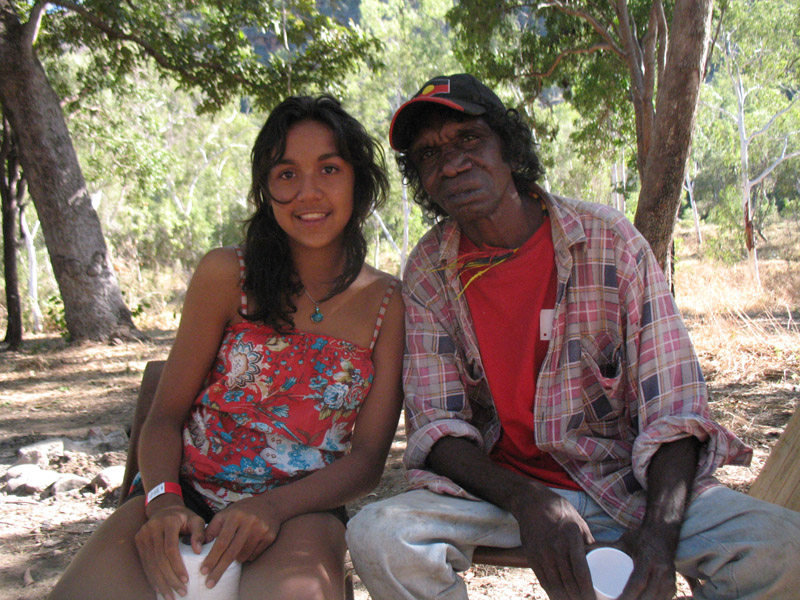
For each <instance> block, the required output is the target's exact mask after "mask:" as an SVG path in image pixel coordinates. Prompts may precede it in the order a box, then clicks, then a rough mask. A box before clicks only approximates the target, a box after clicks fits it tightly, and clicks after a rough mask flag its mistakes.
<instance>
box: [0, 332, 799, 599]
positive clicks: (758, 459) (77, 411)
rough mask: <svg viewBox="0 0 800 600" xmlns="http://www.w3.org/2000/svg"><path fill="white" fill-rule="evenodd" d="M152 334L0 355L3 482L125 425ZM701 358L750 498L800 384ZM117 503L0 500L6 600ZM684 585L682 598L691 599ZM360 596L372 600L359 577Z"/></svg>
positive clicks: (739, 485)
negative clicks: (24, 465)
mask: <svg viewBox="0 0 800 600" xmlns="http://www.w3.org/2000/svg"><path fill="white" fill-rule="evenodd" d="M146 333H147V335H148V336H149V340H148V341H145V342H127V343H121V344H119V345H103V344H84V345H77V346H76V345H68V344H66V343H65V342H63V341H62V340H61V339H60V338H58V337H54V336H43V337H37V338H29V340H28V341H27V342H26V344H25V347H24V349H23V350H22V351H20V352H4V353H0V477H2V476H3V475H4V474H5V471H6V470H7V468H8V466H9V465H11V464H12V463H13V462H14V461H15V460H16V451H17V449H18V448H20V447H21V446H24V445H26V444H30V443H32V442H35V441H38V440H42V439H45V438H48V437H60V436H67V437H71V438H73V439H76V440H80V439H85V438H86V435H87V431H88V429H89V428H90V427H93V428H101V429H103V430H107V431H111V430H114V429H119V428H120V427H124V426H126V425H127V424H128V423H129V422H130V419H131V416H132V412H133V404H134V401H135V398H136V392H137V389H138V385H139V380H140V378H141V373H142V370H143V368H144V365H145V363H146V362H147V361H148V360H152V359H161V358H165V357H166V355H167V352H168V349H169V346H170V344H171V341H172V335H173V332H172V331H157V330H156V331H153V330H151V331H147V332H146ZM700 354H701V360H703V361H704V365H703V366H704V369H705V370H706V372H707V373H710V378H709V379H710V380H709V385H710V389H711V406H712V410H713V412H714V414H715V417H716V418H717V419H718V420H719V421H721V422H723V423H725V424H726V425H727V426H728V427H730V428H731V429H733V430H734V431H736V433H737V434H738V435H739V436H740V437H742V438H743V439H744V440H745V441H746V442H747V443H749V444H751V445H752V446H753V447H754V449H755V456H754V460H753V465H752V466H751V467H750V468H726V469H724V470H723V471H722V472H721V473H719V475H720V478H721V479H722V480H723V481H724V482H725V483H727V484H728V485H730V486H732V487H734V488H736V489H739V490H742V491H747V489H748V487H749V486H750V484H751V483H752V481H753V480H754V479H755V477H756V476H757V474H758V472H759V470H760V469H761V467H762V466H763V463H764V461H765V460H766V457H767V455H768V453H769V450H770V448H771V447H772V446H773V445H774V443H775V441H776V440H777V439H778V437H779V436H780V434H781V432H782V430H783V427H784V426H785V424H786V422H787V421H788V420H789V418H790V416H791V415H792V413H793V411H794V410H795V408H796V405H797V401H798V396H800V386H797V385H794V384H790V383H786V380H785V377H784V378H779V377H766V378H763V379H759V380H754V381H748V382H744V383H742V382H730V381H728V380H727V379H725V378H722V379H715V377H714V364H713V360H714V356H713V354H709V355H706V356H704V355H703V353H702V352H701V353H700ZM404 447H405V436H404V432H403V428H402V424H401V426H400V428H399V429H398V432H397V436H396V438H395V443H394V444H393V446H392V450H391V454H390V456H389V460H388V463H387V466H386V469H385V472H384V477H383V480H382V481H381V484H380V486H379V487H378V488H377V489H376V490H375V491H374V492H373V493H371V494H369V495H368V496H367V497H366V498H364V499H363V500H362V501H361V502H359V503H357V504H356V505H354V506H353V507H351V508H353V509H358V507H359V506H360V505H363V504H364V503H367V502H371V501H374V500H376V499H378V498H382V497H387V496H390V495H393V494H396V493H398V492H400V491H402V490H403V489H404V486H405V480H404V475H403V469H402V464H401V458H402V452H403V449H404ZM124 461H125V454H124V452H113V453H107V454H105V455H101V456H98V457H93V458H92V459H89V460H83V461H79V462H80V464H77V463H76V462H75V461H74V460H73V461H70V463H69V464H62V465H60V466H59V468H61V469H63V470H65V471H69V472H72V473H77V474H85V475H87V476H91V475H93V474H95V473H96V472H98V471H99V470H100V469H101V468H102V467H104V466H107V465H111V464H124ZM115 505H116V494H115V493H95V492H93V491H89V490H85V489H84V490H81V491H74V492H70V493H67V494H64V495H61V496H58V497H42V498H39V497H36V496H19V495H13V494H9V493H7V492H6V491H2V492H0V600H12V599H13V600H35V599H41V598H45V597H46V595H47V593H48V592H49V590H50V589H51V587H52V585H53V584H54V583H55V581H56V579H57V578H58V576H59V574H60V573H61V572H62V571H63V569H64V568H65V567H66V565H67V564H68V563H69V561H70V559H71V557H72V556H73V555H74V554H75V552H76V551H77V550H78V548H80V546H81V544H82V543H83V542H84V541H85V540H86V539H87V537H88V536H89V535H90V534H91V532H92V531H93V530H94V529H95V528H96V526H97V524H98V523H99V522H100V521H101V520H103V519H104V518H105V517H106V516H108V515H109V514H110V512H111V511H112V510H113V507H114V506H115ZM465 578H466V580H467V582H468V586H469V590H470V598H471V599H473V600H501V599H502V600H506V599H509V598H533V599H536V600H544V599H545V598H546V596H545V595H544V593H543V591H542V590H541V588H540V587H538V586H537V585H536V584H535V578H534V577H533V576H532V574H531V573H530V572H529V571H528V570H523V569H497V568H494V567H485V566H474V567H473V568H472V569H470V570H469V571H468V572H467V573H466V574H465ZM679 583H680V582H679ZM680 585H681V588H680V591H679V595H680V593H688V592H687V591H686V590H687V588H686V587H685V585H683V584H682V583H680ZM356 597H357V598H359V599H360V600H366V599H367V598H368V597H369V596H368V595H367V593H366V591H365V590H364V588H363V586H362V585H361V583H360V581H359V580H358V578H357V577H356Z"/></svg>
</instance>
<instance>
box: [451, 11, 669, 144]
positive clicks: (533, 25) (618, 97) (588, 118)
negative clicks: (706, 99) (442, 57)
mask: <svg viewBox="0 0 800 600" xmlns="http://www.w3.org/2000/svg"><path fill="white" fill-rule="evenodd" d="M553 4H555V3H553ZM627 4H628V7H629V11H630V13H631V15H632V17H633V19H634V20H635V23H636V24H638V26H639V27H638V31H637V33H638V34H639V36H640V37H641V36H642V35H644V32H645V29H644V27H645V26H646V24H647V21H648V18H647V17H648V11H649V6H650V2H646V1H641V0H639V1H631V2H628V3H627ZM577 10H578V11H580V12H585V13H586V14H587V15H588V16H590V17H591V18H593V19H595V20H596V21H597V22H598V23H600V24H603V23H614V22H615V21H616V16H615V13H614V10H613V8H612V7H611V6H610V3H608V4H591V3H590V4H588V5H587V4H584V3H581V6H580V7H578V8H577ZM667 10H671V3H667ZM568 13H569V11H567V10H565V11H563V12H562V11H561V10H559V9H558V8H555V7H553V6H552V5H548V4H541V3H537V2H528V1H524V2H522V3H520V2H512V1H510V0H464V1H462V2H459V3H458V4H457V5H456V6H455V7H454V8H453V9H452V10H451V11H450V12H449V13H448V20H449V21H450V23H451V24H452V25H453V27H454V30H455V36H456V44H455V53H456V56H457V57H458V58H459V59H460V60H461V61H462V62H463V63H464V64H465V65H466V66H467V68H468V69H469V70H470V71H471V72H473V73H475V74H476V75H478V76H479V77H481V78H482V79H483V80H485V81H487V82H489V83H493V84H499V83H501V82H502V83H505V84H507V85H509V86H510V87H511V88H512V89H515V90H517V94H518V97H519V98H521V99H522V102H521V104H522V108H525V107H528V109H529V111H530V113H531V116H532V117H533V119H534V127H535V129H536V130H537V132H538V133H539V136H540V137H541V138H546V137H547V136H548V127H547V122H546V120H545V119H542V118H541V117H540V116H539V115H537V114H536V110H535V107H534V101H535V100H544V101H545V102H547V101H549V97H548V96H552V91H553V89H558V90H560V91H561V94H563V98H564V99H565V100H567V101H568V102H570V103H571V104H572V105H573V106H574V107H575V109H576V110H577V111H578V114H579V118H578V119H576V128H575V130H574V131H573V133H572V136H571V139H572V142H573V143H575V144H577V145H578V146H579V152H580V153H581V154H582V155H584V156H601V155H602V154H604V153H606V152H608V151H612V152H614V151H616V149H618V148H621V147H624V146H629V145H632V146H633V147H635V124H634V119H633V108H632V106H631V103H630V99H629V92H628V91H627V89H626V88H627V87H628V84H627V81H628V79H629V73H628V68H627V66H626V64H625V62H624V61H623V60H621V59H620V57H619V56H618V55H616V54H615V53H613V52H611V51H610V50H609V49H608V47H607V44H606V41H605V40H604V39H602V38H601V37H600V36H599V35H598V33H597V31H596V30H595V29H594V28H593V27H592V26H591V25H590V24H589V22H588V21H587V20H586V19H583V18H579V17H576V16H574V14H568ZM615 42H616V43H617V45H618V46H621V42H620V41H619V40H615ZM601 45H603V46H605V49H603V50H601V49H600V46H601Z"/></svg>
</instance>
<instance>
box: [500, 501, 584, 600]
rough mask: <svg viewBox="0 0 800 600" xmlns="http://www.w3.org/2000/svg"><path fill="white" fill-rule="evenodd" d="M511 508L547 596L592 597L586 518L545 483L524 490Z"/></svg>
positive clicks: (557, 599)
mask: <svg viewBox="0 0 800 600" xmlns="http://www.w3.org/2000/svg"><path fill="white" fill-rule="evenodd" d="M515 505H516V506H518V507H519V508H516V507H515V509H514V510H513V511H512V514H514V516H515V518H516V519H517V521H518V522H519V529H520V538H521V539H522V546H523V547H524V548H525V555H526V556H527V558H528V564H530V566H531V568H532V569H533V572H534V573H535V574H536V577H537V579H538V580H539V583H540V584H541V586H542V587H543V588H544V590H545V591H546V592H547V595H548V596H549V597H550V599H551V600H595V593H594V589H593V588H592V578H591V575H590V574H589V565H588V564H587V563H586V552H587V548H586V547H587V546H588V545H590V544H592V543H594V538H593V537H592V534H591V532H590V531H589V526H588V525H587V524H586V521H584V520H583V518H582V517H581V516H580V515H579V514H578V511H576V510H575V508H574V507H573V506H572V504H570V503H569V502H568V501H567V500H565V499H564V498H562V497H561V496H559V495H558V494H556V493H554V492H552V491H550V490H549V489H547V488H545V487H541V489H537V490H535V491H532V492H531V493H529V494H525V496H524V497H521V498H520V499H519V503H515Z"/></svg>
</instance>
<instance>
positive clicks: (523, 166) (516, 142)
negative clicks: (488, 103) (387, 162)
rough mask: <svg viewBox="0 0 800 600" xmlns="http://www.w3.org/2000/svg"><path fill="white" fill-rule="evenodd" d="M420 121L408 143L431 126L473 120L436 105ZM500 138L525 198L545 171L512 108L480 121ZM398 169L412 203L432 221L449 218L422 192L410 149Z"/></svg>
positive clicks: (401, 155)
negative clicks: (436, 218)
mask: <svg viewBox="0 0 800 600" xmlns="http://www.w3.org/2000/svg"><path fill="white" fill-rule="evenodd" d="M419 116H420V118H418V119H414V120H413V121H412V123H413V125H411V129H412V131H411V132H409V133H410V136H409V139H411V140H414V139H416V137H417V134H418V133H419V132H420V131H422V130H423V129H424V128H426V127H429V126H430V125H431V124H432V123H435V122H442V121H457V122H463V121H468V120H470V119H474V118H476V117H472V116H470V115H467V114H464V113H462V112H458V111H456V110H453V109H450V108H447V107H444V106H440V105H437V104H427V103H426V104H425V109H424V110H420V111H419ZM477 118H480V119H483V120H484V121H485V122H486V124H487V125H489V127H490V128H491V130H492V131H494V132H495V133H496V134H497V135H498V136H499V137H500V142H501V148H502V153H503V154H502V156H503V160H504V161H505V162H506V164H508V165H509V166H510V167H511V174H512V178H513V180H514V185H515V186H516V188H517V191H518V192H519V193H520V195H527V193H528V191H529V190H530V188H531V186H532V185H533V184H534V183H535V182H536V181H538V180H539V178H540V177H541V176H542V175H544V169H543V168H542V164H541V162H540V161H539V156H538V155H537V154H536V146H535V144H534V142H533V134H532V132H531V129H530V127H528V125H527V124H525V123H524V122H523V121H522V118H521V117H520V115H519V113H518V112H517V111H516V110H514V109H513V108H510V109H507V110H505V111H492V110H490V111H487V112H486V113H484V114H483V115H481V116H480V117H477ZM395 159H396V160H397V166H398V168H399V169H400V173H401V175H402V176H403V181H404V182H405V183H406V184H407V185H408V186H409V187H410V188H411V192H412V195H413V198H414V202H416V203H417V204H419V205H420V206H421V207H422V208H423V210H424V211H425V213H426V214H428V215H429V216H433V217H446V216H448V214H447V211H445V210H444V209H443V208H442V207H441V206H439V205H438V204H437V203H436V202H435V201H434V200H433V199H432V198H431V197H430V196H429V195H428V193H427V192H426V191H425V188H424V187H423V186H422V180H421V179H420V176H419V171H418V170H417V167H416V165H415V164H414V161H413V160H412V158H411V153H410V149H406V150H405V151H403V152H400V153H398V154H396V155H395Z"/></svg>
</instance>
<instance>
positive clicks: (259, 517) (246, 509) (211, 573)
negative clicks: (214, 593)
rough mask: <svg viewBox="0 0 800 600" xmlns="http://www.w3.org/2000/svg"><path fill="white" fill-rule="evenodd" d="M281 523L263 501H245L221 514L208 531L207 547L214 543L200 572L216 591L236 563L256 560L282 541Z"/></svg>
mask: <svg viewBox="0 0 800 600" xmlns="http://www.w3.org/2000/svg"><path fill="white" fill-rule="evenodd" d="M280 528H281V520H280V518H278V516H277V514H276V511H275V510H273V508H272V507H271V506H270V504H268V503H267V502H266V501H265V499H264V498H263V497H253V498H245V499H244V500H239V501H238V502H235V503H234V504H231V505H230V506H228V507H227V508H225V509H223V510H221V511H220V512H218V513H217V514H216V515H214V518H213V519H211V523H209V524H208V528H207V529H206V543H208V542H210V541H211V540H214V545H213V546H212V547H211V550H210V551H209V552H208V556H206V558H205V560H204V561H203V564H202V565H201V567H200V572H201V573H202V574H203V575H208V577H207V578H206V585H207V586H208V587H214V585H216V583H217V581H219V578H220V577H222V574H223V573H224V572H225V570H226V569H227V568H228V566H229V565H230V564H231V563H232V562H233V561H234V560H238V561H239V562H247V561H251V560H255V559H256V558H258V556H259V555H260V554H261V553H262V552H263V551H264V550H266V549H267V548H268V547H269V546H270V545H271V544H272V543H273V542H274V541H275V539H276V538H277V537H278V532H279V531H280Z"/></svg>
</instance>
